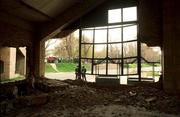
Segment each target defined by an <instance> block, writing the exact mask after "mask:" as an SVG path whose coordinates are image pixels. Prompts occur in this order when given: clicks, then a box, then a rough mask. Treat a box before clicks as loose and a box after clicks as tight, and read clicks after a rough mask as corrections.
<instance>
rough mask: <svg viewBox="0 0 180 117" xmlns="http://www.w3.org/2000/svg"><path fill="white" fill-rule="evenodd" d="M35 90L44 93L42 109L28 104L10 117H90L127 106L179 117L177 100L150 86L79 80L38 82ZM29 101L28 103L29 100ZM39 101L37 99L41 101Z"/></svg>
mask: <svg viewBox="0 0 180 117" xmlns="http://www.w3.org/2000/svg"><path fill="white" fill-rule="evenodd" d="M36 86H37V87H38V88H39V89H42V90H44V91H45V92H46V93H47V95H46V96H45V97H48V101H47V100H45V101H46V103H44V105H35V104H33V103H32V104H31V105H32V107H28V106H27V107H25V108H23V109H19V110H18V109H17V110H16V109H15V110H16V111H15V112H11V113H10V115H11V116H14V115H18V117H24V116H30V115H32V117H36V116H45V115H46V116H53V115H54V116H53V117H56V116H57V117H58V116H62V115H63V113H64V112H66V114H67V115H66V116H67V117H69V116H79V117H81V116H86V117H90V115H91V116H94V115H92V113H91V112H94V111H95V112H97V111H96V110H94V109H95V108H96V107H102V108H106V107H107V108H109V107H115V109H117V108H118V107H121V108H126V107H127V108H129V107H128V106H132V107H133V108H132V109H134V108H141V109H140V110H141V111H143V110H144V111H148V113H149V112H153V111H156V112H157V111H158V112H160V113H167V114H173V115H177V116H180V98H179V97H177V96H170V95H168V94H166V93H165V92H163V91H162V90H160V89H157V88H155V87H153V86H152V85H147V84H145V85H142V84H141V85H136V86H122V85H119V86H116V87H113V86H111V87H107V86H99V85H96V84H95V83H88V82H84V81H81V80H75V81H74V80H66V81H58V80H41V81H38V83H37V85H36ZM40 97H41V96H40ZM29 98H30V99H31V98H33V96H30V97H29ZM29 98H28V99H29ZM41 98H42V97H41ZM41 98H38V99H40V100H41ZM43 99H46V98H43ZM42 101H43V100H42ZM42 101H40V102H42ZM25 102H28V101H25ZM27 104H29V103H27ZM98 105H99V106H98ZM109 109H110V108H109ZM118 110H121V109H118ZM110 112H112V113H115V112H117V111H115V110H112V109H110ZM38 113H39V114H38ZM52 113H53V115H52ZM81 113H84V114H81ZM107 113H108V112H107ZM37 114H38V115H37ZM121 114H122V113H121ZM121 114H120V112H119V114H117V113H116V114H114V115H121ZM10 115H9V116H10ZM46 116H45V117H46ZM122 116H123V115H122Z"/></svg>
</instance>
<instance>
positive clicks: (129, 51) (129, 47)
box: [123, 41, 137, 58]
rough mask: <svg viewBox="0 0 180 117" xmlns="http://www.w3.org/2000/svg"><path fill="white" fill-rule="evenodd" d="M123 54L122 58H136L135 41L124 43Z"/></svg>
mask: <svg viewBox="0 0 180 117" xmlns="http://www.w3.org/2000/svg"><path fill="white" fill-rule="evenodd" d="M123 54H124V58H125V57H136V56H137V41H134V42H128V43H124V44H123Z"/></svg>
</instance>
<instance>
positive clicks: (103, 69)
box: [94, 62, 106, 74]
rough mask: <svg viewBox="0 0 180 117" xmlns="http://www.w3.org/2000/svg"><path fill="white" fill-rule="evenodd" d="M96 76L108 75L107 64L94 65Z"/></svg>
mask: <svg viewBox="0 0 180 117" xmlns="http://www.w3.org/2000/svg"><path fill="white" fill-rule="evenodd" d="M94 73H95V74H106V63H105V62H104V63H101V64H97V65H94Z"/></svg>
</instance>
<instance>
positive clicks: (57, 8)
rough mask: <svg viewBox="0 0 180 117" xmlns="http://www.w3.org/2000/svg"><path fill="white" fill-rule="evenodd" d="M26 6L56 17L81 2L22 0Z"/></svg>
mask: <svg viewBox="0 0 180 117" xmlns="http://www.w3.org/2000/svg"><path fill="white" fill-rule="evenodd" d="M22 1H23V2H24V3H25V4H27V5H29V6H31V7H33V8H35V9H37V10H38V11H40V12H42V13H44V14H46V15H48V16H50V17H56V16H57V15H58V14H59V13H62V12H63V11H64V10H65V9H67V8H69V7H70V6H72V5H73V4H75V3H76V2H78V1H79V0H22Z"/></svg>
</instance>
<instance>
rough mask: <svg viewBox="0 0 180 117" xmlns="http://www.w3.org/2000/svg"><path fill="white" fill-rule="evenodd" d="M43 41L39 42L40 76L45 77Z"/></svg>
mask: <svg viewBox="0 0 180 117" xmlns="http://www.w3.org/2000/svg"><path fill="white" fill-rule="evenodd" d="M44 60H45V41H41V42H40V66H39V69H40V71H39V72H40V73H39V75H40V76H44V75H45V62H44Z"/></svg>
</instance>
